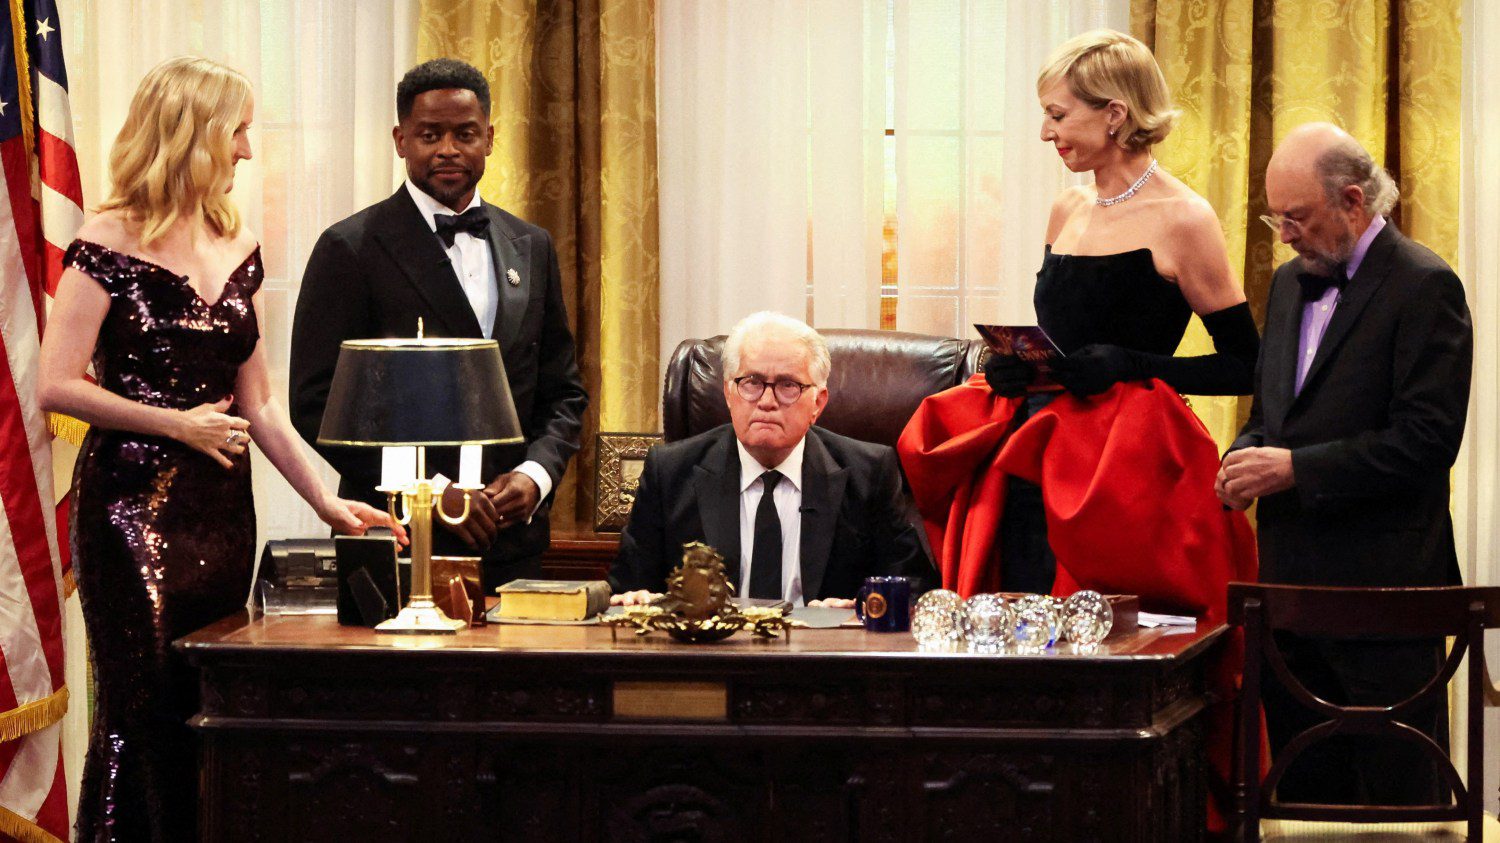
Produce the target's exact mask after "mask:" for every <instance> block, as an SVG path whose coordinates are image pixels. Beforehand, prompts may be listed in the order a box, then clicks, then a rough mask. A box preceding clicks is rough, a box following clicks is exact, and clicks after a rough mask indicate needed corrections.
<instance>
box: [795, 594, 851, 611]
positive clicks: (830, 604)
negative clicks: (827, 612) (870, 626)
mask: <svg viewBox="0 0 1500 843" xmlns="http://www.w3.org/2000/svg"><path fill="white" fill-rule="evenodd" d="M807 607H808V608H809V609H818V608H822V609H853V608H854V601H853V600H850V599H849V598H847V597H825V598H823V599H822V600H809V601H807Z"/></svg>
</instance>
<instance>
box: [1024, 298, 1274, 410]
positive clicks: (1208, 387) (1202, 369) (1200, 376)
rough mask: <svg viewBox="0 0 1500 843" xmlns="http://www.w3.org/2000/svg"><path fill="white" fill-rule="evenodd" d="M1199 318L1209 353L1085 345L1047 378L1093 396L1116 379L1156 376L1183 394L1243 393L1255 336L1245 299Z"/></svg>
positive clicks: (1250, 376) (1251, 381)
mask: <svg viewBox="0 0 1500 843" xmlns="http://www.w3.org/2000/svg"><path fill="white" fill-rule="evenodd" d="M1202 318H1203V327H1205V328H1207V329H1208V335H1209V336H1210V337H1213V340H1214V353H1213V354H1205V355H1202V356H1200V357H1173V356H1171V355H1168V354H1152V353H1150V352H1146V351H1136V350H1135V349H1131V348H1123V347H1121V346H1118V345H1103V344H1095V345H1086V346H1084V347H1083V348H1080V349H1078V350H1077V351H1075V352H1073V353H1072V354H1069V355H1068V356H1066V357H1064V358H1062V359H1060V360H1057V361H1055V362H1054V363H1053V364H1052V373H1053V377H1054V378H1055V379H1056V380H1057V382H1058V383H1060V384H1062V385H1063V386H1064V387H1066V388H1067V390H1068V391H1069V392H1072V393H1073V394H1075V395H1097V394H1098V393H1100V392H1103V391H1104V390H1106V389H1109V388H1110V387H1111V386H1112V385H1114V384H1116V383H1119V382H1121V381H1138V380H1148V379H1150V378H1159V379H1161V380H1163V381H1165V382H1166V383H1167V385H1169V386H1171V387H1172V388H1173V389H1175V390H1177V391H1178V392H1181V393H1185V394H1187V395H1248V394H1250V391H1251V390H1252V389H1254V385H1255V358H1256V356H1257V355H1258V354H1259V353H1260V334H1258V333H1257V332H1256V330H1255V320H1254V319H1253V318H1252V317H1251V316H1250V305H1249V304H1248V303H1246V302H1241V303H1240V304H1237V305H1234V306H1233V307H1226V308H1224V309H1223V310H1216V311H1214V312H1213V313H1209V314H1207V315H1205V316H1203V317H1202Z"/></svg>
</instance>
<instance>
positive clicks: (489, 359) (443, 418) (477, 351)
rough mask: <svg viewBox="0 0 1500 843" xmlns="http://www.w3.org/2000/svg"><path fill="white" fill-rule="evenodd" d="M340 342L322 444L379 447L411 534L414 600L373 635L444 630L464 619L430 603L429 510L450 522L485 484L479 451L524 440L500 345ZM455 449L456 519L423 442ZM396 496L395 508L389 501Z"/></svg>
mask: <svg viewBox="0 0 1500 843" xmlns="http://www.w3.org/2000/svg"><path fill="white" fill-rule="evenodd" d="M421 332H422V329H421V324H420V322H419V323H418V328H417V337H416V338H415V339H380V340H346V341H345V342H344V343H343V344H342V345H341V346H340V348H339V359H338V364H337V365H336V367H335V368H334V372H333V385H332V386H331V387H330V389H329V392H328V402H327V406H326V407H325V409H324V411H323V425H322V427H321V428H320V429H319V430H318V443H319V444H322V445H354V446H364V447H381V448H384V449H385V452H384V455H383V460H382V463H383V470H382V472H381V483H380V485H379V486H377V487H376V488H377V489H378V490H379V491H382V492H385V493H386V501H387V507H388V509H389V511H390V514H391V518H392V519H395V520H396V521H398V522H400V523H401V524H402V525H403V526H406V527H407V528H408V532H409V533H410V534H411V597H410V600H409V601H408V602H407V604H406V606H405V607H404V608H403V609H402V610H401V612H400V613H399V614H397V615H396V617H394V618H391V619H390V620H388V621H384V622H383V623H381V624H380V625H379V626H376V627H375V629H376V631H379V632H438V633H451V632H457V631H458V630H459V629H462V628H463V627H464V626H466V624H465V623H464V621H462V620H454V619H452V618H450V617H448V616H447V615H446V614H445V613H444V612H443V610H441V609H439V608H438V607H437V606H436V605H434V604H433V602H432V513H433V511H434V510H436V511H437V514H438V517H440V518H442V519H443V520H444V521H446V522H448V523H450V524H457V523H459V522H461V521H463V520H464V519H465V518H467V517H468V516H469V505H470V498H471V496H472V495H473V494H475V493H479V492H480V490H481V489H483V488H484V485H483V483H482V482H481V481H480V478H479V463H480V459H479V456H480V448H481V446H484V445H510V444H519V443H522V442H524V441H525V440H524V438H523V437H522V435H521V423H520V421H519V420H518V419H517V418H516V406H515V402H514V401H513V400H512V399H511V394H510V384H509V382H508V381H506V379H505V364H504V363H503V362H502V361H501V359H500V346H499V344H497V343H496V342H495V341H494V340H477V339H436V338H423V337H422V335H421ZM437 446H450V447H451V446H460V447H461V450H462V456H461V468H460V471H459V478H458V482H457V484H455V485H456V486H457V488H459V489H462V490H463V493H464V504H463V509H462V511H461V512H459V513H458V514H457V515H450V514H449V513H447V512H444V511H443V507H442V496H441V495H439V494H435V493H434V488H433V483H432V480H431V479H430V478H428V477H427V465H426V462H427V452H426V449H427V448H428V447H437ZM398 496H399V497H400V499H401V505H400V514H398V513H397V505H396V499H397V497H398Z"/></svg>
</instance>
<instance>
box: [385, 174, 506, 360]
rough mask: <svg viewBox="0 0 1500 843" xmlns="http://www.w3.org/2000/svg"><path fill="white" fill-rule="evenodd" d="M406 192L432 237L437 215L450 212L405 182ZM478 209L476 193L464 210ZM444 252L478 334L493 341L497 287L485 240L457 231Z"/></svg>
mask: <svg viewBox="0 0 1500 843" xmlns="http://www.w3.org/2000/svg"><path fill="white" fill-rule="evenodd" d="M406 190H407V192H408V193H410V194H411V198H412V201H413V202H416V203H417V210H419V211H421V212H422V219H424V220H427V227H428V228H430V229H432V231H433V233H434V234H435V233H437V222H436V221H434V219H433V218H434V217H436V216H437V215H438V214H448V215H450V216H454V215H455V214H454V211H453V209H452V208H449V207H448V206H446V205H444V204H443V203H441V202H439V201H437V200H436V199H433V198H432V197H431V196H428V195H427V194H426V193H423V192H422V190H421V188H419V187H417V186H416V185H414V184H412V183H411V182H409V181H408V182H407V183H406ZM479 205H480V202H479V191H477V190H476V191H474V198H473V200H471V201H470V202H469V206H468V208H464V210H465V211H467V210H469V208H478V207H479ZM440 242H441V241H440ZM444 251H446V252H447V253H448V259H449V260H450V261H452V262H453V274H455V275H457V276H458V283H459V284H460V285H461V286H462V287H463V288H464V295H465V296H466V297H467V298H468V299H469V307H472V308H473V309H474V318H475V319H477V320H478V321H479V330H481V331H483V332H484V338H485V339H487V340H490V339H494V336H492V334H493V333H494V331H495V313H496V311H498V310H499V307H500V284H499V281H498V280H497V279H496V278H495V262H494V260H493V259H492V258H491V257H490V241H489V239H488V238H485V237H475V236H474V235H472V234H470V233H469V232H467V231H460V232H458V233H457V234H455V235H454V237H453V245H452V246H449V247H448V248H446V249H444Z"/></svg>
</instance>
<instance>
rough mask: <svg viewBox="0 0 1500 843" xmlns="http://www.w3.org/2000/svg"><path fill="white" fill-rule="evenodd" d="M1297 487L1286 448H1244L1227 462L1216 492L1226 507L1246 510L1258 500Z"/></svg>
mask: <svg viewBox="0 0 1500 843" xmlns="http://www.w3.org/2000/svg"><path fill="white" fill-rule="evenodd" d="M1295 485H1297V479H1296V477H1295V476H1293V474H1292V452H1291V451H1289V450H1287V449H1286V448H1245V449H1243V450H1239V451H1235V452H1234V453H1232V454H1230V455H1229V456H1227V457H1225V458H1224V463H1223V464H1222V465H1221V466H1219V477H1218V480H1217V481H1216V482H1215V483H1214V491H1216V492H1218V494H1219V500H1221V501H1223V502H1224V504H1225V505H1226V506H1229V507H1232V508H1235V509H1244V508H1245V507H1247V506H1249V505H1250V502H1251V501H1253V500H1255V499H1256V498H1263V497H1265V496H1266V495H1274V494H1276V493H1277V492H1284V491H1286V490H1287V489H1290V488H1292V487H1293V486H1295Z"/></svg>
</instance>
